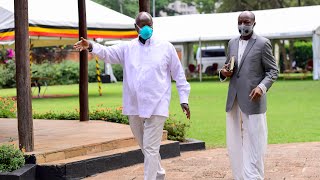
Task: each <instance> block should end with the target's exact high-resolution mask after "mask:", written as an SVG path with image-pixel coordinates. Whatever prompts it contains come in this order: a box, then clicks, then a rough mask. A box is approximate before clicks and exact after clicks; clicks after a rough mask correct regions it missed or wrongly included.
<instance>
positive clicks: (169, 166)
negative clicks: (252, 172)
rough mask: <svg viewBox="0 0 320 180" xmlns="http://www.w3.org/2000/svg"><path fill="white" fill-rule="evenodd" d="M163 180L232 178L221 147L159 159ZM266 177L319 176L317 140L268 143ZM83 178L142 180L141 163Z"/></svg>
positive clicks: (317, 179)
mask: <svg viewBox="0 0 320 180" xmlns="http://www.w3.org/2000/svg"><path fill="white" fill-rule="evenodd" d="M162 164H163V166H164V168H165V169H166V171H167V176H166V179H167V180H198V179H200V180H209V179H210V180H215V179H216V180H220V179H232V176H231V171H230V167H229V166H230V164H229V160H228V155H227V151H226V149H225V148H218V149H208V150H205V151H192V152H185V153H182V154H181V156H180V157H176V158H172V159H166V160H163V161H162ZM265 173H266V177H265V178H266V179H271V180H278V179H281V180H284V179H285V180H291V179H293V180H320V142H311V143H293V144H277V145H269V146H268V152H267V156H266V163H265ZM86 179H87V180H133V179H134V180H142V179H143V165H142V164H138V165H135V166H131V167H127V168H122V169H118V170H114V171H110V172H106V173H102V174H99V175H96V176H94V177H89V178H86Z"/></svg>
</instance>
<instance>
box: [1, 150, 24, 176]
mask: <svg viewBox="0 0 320 180" xmlns="http://www.w3.org/2000/svg"><path fill="white" fill-rule="evenodd" d="M24 164H25V159H24V156H23V152H22V151H21V150H20V149H18V148H16V147H14V145H7V144H4V145H1V146H0V172H12V171H14V170H17V169H19V168H21V167H22V166H24Z"/></svg>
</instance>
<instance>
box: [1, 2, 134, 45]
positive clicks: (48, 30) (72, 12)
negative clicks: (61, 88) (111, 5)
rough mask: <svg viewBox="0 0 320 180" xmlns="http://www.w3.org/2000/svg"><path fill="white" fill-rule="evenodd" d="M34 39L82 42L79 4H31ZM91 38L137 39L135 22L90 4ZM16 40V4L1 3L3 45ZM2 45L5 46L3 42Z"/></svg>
mask: <svg viewBox="0 0 320 180" xmlns="http://www.w3.org/2000/svg"><path fill="white" fill-rule="evenodd" d="M28 13H29V34H30V38H31V39H38V41H39V40H40V39H41V40H42V39H46V37H50V38H51V39H50V40H54V39H56V40H58V39H61V38H64V39H65V40H67V41H68V40H72V41H73V42H74V38H78V26H79V25H78V1H77V0H54V1H51V0H29V2H28ZM86 14H87V27H88V37H89V38H104V39H123V38H124V39H127V38H134V37H136V36H137V34H136V31H135V29H134V19H133V18H131V17H128V16H126V15H123V14H121V13H118V12H116V11H113V10H111V9H108V8H106V7H104V6H102V5H99V4H97V3H95V2H93V1H91V0H86ZM70 38H72V39H70ZM13 40H14V1H12V0H1V1H0V43H4V41H13ZM1 41H2V42H1Z"/></svg>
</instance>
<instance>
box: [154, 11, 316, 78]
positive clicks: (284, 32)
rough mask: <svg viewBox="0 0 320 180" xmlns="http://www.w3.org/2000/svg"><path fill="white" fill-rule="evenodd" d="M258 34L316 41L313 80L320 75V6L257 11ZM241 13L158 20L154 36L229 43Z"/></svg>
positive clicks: (155, 22)
mask: <svg viewBox="0 0 320 180" xmlns="http://www.w3.org/2000/svg"><path fill="white" fill-rule="evenodd" d="M253 13H254V14H255V17H256V26H255V28H254V30H255V32H256V33H257V34H259V35H261V36H264V37H267V38H269V39H289V38H308V37H309V38H312V40H313V67H314V71H313V79H317V80H318V79H319V76H320V21H319V20H318V19H317V17H320V6H305V7H291V8H282V9H270V10H260V11H253ZM239 14H240V12H232V13H216V14H195V15H182V16H171V17H159V18H154V23H153V26H154V35H156V36H157V37H159V38H161V39H164V40H168V41H170V42H172V43H188V42H198V41H199V40H200V39H201V41H226V40H229V39H231V38H232V37H235V36H238V35H239V33H238V30H237V25H238V23H237V20H238V16H239Z"/></svg>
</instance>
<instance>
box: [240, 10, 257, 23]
mask: <svg viewBox="0 0 320 180" xmlns="http://www.w3.org/2000/svg"><path fill="white" fill-rule="evenodd" d="M239 19H250V21H251V22H255V19H256V18H255V15H254V14H253V13H252V12H251V11H243V12H242V13H240V15H239V17H238V20H239Z"/></svg>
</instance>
